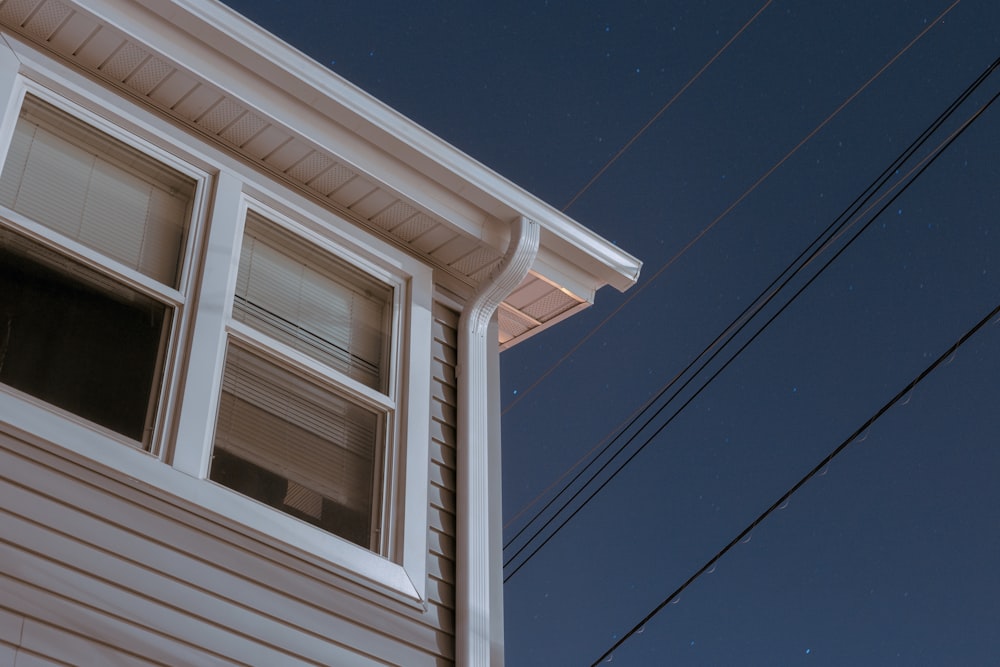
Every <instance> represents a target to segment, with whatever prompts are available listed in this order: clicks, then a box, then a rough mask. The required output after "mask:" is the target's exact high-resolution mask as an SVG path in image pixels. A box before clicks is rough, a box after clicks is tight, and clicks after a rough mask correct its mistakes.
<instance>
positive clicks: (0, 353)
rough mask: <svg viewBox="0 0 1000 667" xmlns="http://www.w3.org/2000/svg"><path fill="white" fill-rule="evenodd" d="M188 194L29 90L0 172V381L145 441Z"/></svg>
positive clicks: (154, 166)
mask: <svg viewBox="0 0 1000 667" xmlns="http://www.w3.org/2000/svg"><path fill="white" fill-rule="evenodd" d="M194 191H195V182H194V180H193V179H192V178H190V177H187V176H184V175H182V174H180V173H179V172H177V171H176V170H174V169H171V168H170V167H167V166H165V165H163V164H161V163H159V162H158V161H156V160H154V159H152V158H151V157H149V156H147V155H145V154H144V153H141V152H140V151H138V150H136V149H134V148H132V147H130V146H127V145H126V144H124V143H123V142H121V141H119V140H117V139H114V138H112V137H111V136H109V135H107V134H105V133H102V132H100V131H98V130H96V129H95V128H93V127H90V126H89V125H87V124H85V123H83V122H81V121H79V120H77V119H75V118H73V117H71V116H70V115H69V114H67V113H65V112H63V111H60V110H58V109H56V108H55V107H53V106H51V105H49V104H47V103H46V102H43V101H42V100H40V99H38V98H36V97H33V96H31V95H28V96H27V97H26V98H25V101H24V104H23V106H22V110H21V113H20V116H19V118H18V121H17V124H16V127H15V130H14V135H13V138H12V141H11V146H10V150H9V152H8V155H7V159H6V163H5V165H4V168H3V172H2V175H0V207H5V209H6V212H5V213H4V216H5V217H6V218H7V219H8V220H9V224H8V225H7V226H5V227H0V382H3V383H4V384H6V385H8V386H11V387H14V388H15V389H18V390H20V391H23V392H24V393H26V394H29V395H32V396H34V397H36V398H39V399H41V400H43V401H45V402H47V403H50V404H52V405H55V406H57V407H59V408H62V409H64V410H67V411H68V412H71V413H73V414H75V415H77V416H79V417H83V418H84V419H86V420H88V421H91V422H93V423H96V424H99V425H101V426H103V427H106V428H108V429H110V430H112V431H114V432H116V433H119V434H121V435H123V436H126V437H127V438H130V439H132V440H135V441H138V442H140V443H142V444H143V445H145V446H149V444H150V442H151V433H152V429H153V424H154V421H155V415H156V406H157V398H158V395H159V393H160V392H159V388H160V384H161V381H162V376H163V371H164V359H165V354H166V351H167V348H168V347H169V337H170V336H169V334H170V330H171V327H172V324H173V320H174V317H175V307H176V305H177V299H176V298H173V299H171V298H170V297H169V296H168V295H169V294H176V291H175V290H174V289H173V288H175V287H176V286H177V284H178V282H179V275H180V267H181V264H182V255H183V245H184V241H185V237H186V231H187V228H188V219H189V217H190V210H191V204H192V199H193V195H194ZM5 209H4V208H0V212H4V210H5ZM17 228H19V229H18V230H17V231H15V229H17ZM171 301H173V303H171Z"/></svg>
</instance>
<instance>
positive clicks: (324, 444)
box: [215, 346, 379, 513]
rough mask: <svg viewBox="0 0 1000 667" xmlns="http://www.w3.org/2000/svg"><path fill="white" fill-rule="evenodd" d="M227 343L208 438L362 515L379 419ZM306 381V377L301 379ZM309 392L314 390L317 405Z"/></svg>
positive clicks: (368, 497) (369, 498)
mask: <svg viewBox="0 0 1000 667" xmlns="http://www.w3.org/2000/svg"><path fill="white" fill-rule="evenodd" d="M306 384H307V381H306V380H304V379H302V378H300V377H298V376H296V375H294V374H292V373H290V372H289V371H287V370H284V369H281V368H279V367H278V366H276V365H274V364H272V363H270V362H267V361H264V360H263V359H261V358H259V357H257V356H256V355H253V354H252V353H250V352H247V351H245V350H242V349H240V348H237V347H233V346H230V348H229V352H228V353H227V359H226V367H225V371H224V376H223V393H222V399H221V403H220V408H219V418H218V423H217V426H216V436H215V444H216V446H217V447H221V448H223V449H225V450H227V451H229V452H231V453H233V454H235V455H237V456H239V457H241V458H243V459H246V460H247V461H250V462H251V463H253V464H255V465H258V466H260V467H262V468H265V469H267V470H270V471H272V472H275V473H278V474H280V475H281V476H283V477H284V478H286V479H287V480H290V481H292V482H295V483H297V484H299V485H301V486H303V487H305V488H307V489H310V490H312V491H313V492H315V493H318V494H319V495H321V496H323V497H326V498H329V499H331V500H334V501H336V502H338V503H340V504H341V505H344V506H345V507H349V508H351V509H354V510H357V511H359V512H364V513H368V512H369V510H370V508H371V503H372V495H373V479H374V470H375V458H376V444H377V438H378V424H379V417H378V415H376V414H375V413H372V412H370V411H368V410H365V409H363V408H360V407H358V406H355V405H353V404H352V403H350V402H349V401H347V400H346V399H344V398H342V397H340V396H338V395H336V394H335V393H333V392H331V391H328V390H324V389H322V388H319V387H316V386H315V385H312V386H310V387H309V388H310V389H311V392H309V393H312V394H315V396H310V395H307V392H306V391H304V389H303V387H304V386H305V385H306ZM309 384H311V383H309ZM316 396H322V397H323V398H324V400H323V401H322V403H319V402H317V400H315V399H316Z"/></svg>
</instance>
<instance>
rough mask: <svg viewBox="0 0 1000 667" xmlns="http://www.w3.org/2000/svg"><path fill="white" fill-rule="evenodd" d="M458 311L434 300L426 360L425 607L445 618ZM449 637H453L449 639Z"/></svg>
mask: <svg viewBox="0 0 1000 667" xmlns="http://www.w3.org/2000/svg"><path fill="white" fill-rule="evenodd" d="M457 332H458V314H457V313H455V312H454V311H452V310H450V309H448V308H446V307H444V306H442V305H441V304H435V306H434V338H433V360H432V364H431V373H432V380H431V442H430V459H431V460H430V471H429V472H430V492H429V497H430V510H429V513H428V523H429V526H428V531H429V532H428V536H427V544H428V562H427V571H428V582H427V583H428V585H427V598H428V602H429V603H430V605H431V606H433V607H436V608H438V609H440V611H441V618H442V619H444V618H448V619H449V626H450V630H451V631H452V632H454V609H455V440H456V438H455V428H456V409H457V406H456V396H457V389H456V382H455V364H456V359H457V344H458V343H457V341H458V333H457ZM452 641H454V638H452Z"/></svg>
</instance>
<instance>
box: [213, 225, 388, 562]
mask: <svg viewBox="0 0 1000 667" xmlns="http://www.w3.org/2000/svg"><path fill="white" fill-rule="evenodd" d="M245 230H246V231H245V233H244V236H243V241H242V247H241V250H240V257H239V269H238V274H237V278H236V289H235V294H234V296H233V303H232V322H231V326H230V332H231V333H230V336H229V340H228V343H227V347H226V356H225V365H224V369H223V378H222V394H221V398H220V402H219V411H218V418H217V421H216V430H215V438H214V447H213V452H212V459H211V466H210V471H209V476H210V478H211V479H213V480H214V481H216V482H219V483H221V484H223V485H225V486H227V487H230V488H231V489H234V490H236V491H239V492H240V493H242V494H244V495H247V496H250V497H251V498H253V499H255V500H257V501H259V502H262V503H264V504H266V505H269V506H271V507H273V508H276V509H278V510H280V511H282V512H284V513H286V514H289V515H291V516H294V517H296V518H298V519H301V520H303V521H306V522H308V523H311V524H313V525H316V526H319V527H320V528H322V529H324V530H326V531H328V532H331V533H334V534H336V535H338V536H340V537H343V538H345V539H348V540H350V541H351V542H354V543H355V544H358V545H360V546H362V547H365V548H368V549H372V550H375V551H381V550H383V541H382V533H383V530H382V526H383V524H384V519H385V517H384V516H383V512H382V509H383V500H384V495H385V493H384V490H385V484H384V478H385V466H386V444H387V441H388V435H387V434H388V432H389V431H390V430H391V429H392V419H393V415H394V407H395V405H394V400H393V398H392V391H391V389H392V387H393V385H394V382H393V381H392V373H391V372H390V371H391V368H392V367H393V363H392V359H391V356H392V349H393V344H392V343H393V341H392V335H391V332H392V330H393V326H392V320H393V313H394V311H395V308H394V303H395V295H394V290H393V288H392V286H390V285H389V284H386V283H385V282H382V281H380V280H378V279H376V278H374V277H372V276H370V275H368V274H366V273H364V272H362V271H361V270H359V269H357V268H355V267H354V266H352V265H350V264H348V263H347V262H344V261H341V260H339V259H338V258H337V257H336V256H335V255H333V254H332V253H330V252H329V251H324V250H321V249H319V248H316V247H312V246H310V245H309V244H308V243H306V242H303V241H301V240H298V239H297V238H295V237H294V236H292V235H291V234H290V233H288V232H285V231H280V230H279V228H278V226H277V225H276V224H275V223H273V222H271V221H268V220H266V219H265V218H263V217H262V216H260V215H259V214H256V213H254V212H250V213H249V214H248V217H247V223H246V227H245Z"/></svg>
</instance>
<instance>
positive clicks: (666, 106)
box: [562, 0, 774, 213]
mask: <svg viewBox="0 0 1000 667" xmlns="http://www.w3.org/2000/svg"><path fill="white" fill-rule="evenodd" d="M772 2H774V0H767V2H765V3H764V4H763V5H762V6H761V8H760V9H758V10H757V13H756V14H754V15H753V16H751V17H750V20H749V21H747V22H746V23H744V24H743V27H742V28H740V29H739V30H737V31H736V34H734V35H733V36H732V37H730V38H729V41H728V42H726V43H725V44H723V45H722V48H721V49H719V50H718V51H716V52H715V55H714V56H712V57H711V58H709V59H708V62H707V63H705V64H704V65H702V67H701V69H700V70H698V71H697V72H695V75H694V76H692V77H691V78H690V79H688V82H687V83H685V84H684V85H683V86H681V89H680V90H678V91H677V92H676V93H674V96H673V97H671V98H670V99H669V100H668V101H667V103H666V104H664V105H663V106H662V107H660V110H659V111H657V112H656V113H655V114H653V117H652V118H650V119H649V120H648V121H646V124H645V125H643V126H642V127H641V128H639V131H638V132H636V133H635V134H633V135H632V138H631V139H629V140H628V141H626V142H625V145H624V146H622V147H621V148H620V149H619V150H618V152H617V153H615V154H614V155H613V156H612V157H611V159H610V160H608V161H607V162H605V163H604V166H603V167H601V168H600V169H599V170H598V171H597V173H596V174H594V175H593V177H591V179H590V180H589V181H587V183H586V184H585V185H584V186H583V187H582V188H580V190H579V191H578V192H577V193H576V194H575V195H573V197H572V198H571V199H570V200H569V201H568V202H566V205H565V206H563V207H562V210H563V212H564V213H565V212H566V211H567V210H568V209H569V207H570V206H572V205H573V204H575V203H576V200H577V199H579V198H580V197H582V196H583V193H585V192H586V191H587V190H589V189H590V186H592V185H593V184H594V183H596V182H597V180H598V179H599V178H600V177H601V176H603V175H604V172H606V171H607V170H608V169H609V168H610V167H611V165H613V164H614V163H615V162H617V161H618V158H620V157H621V156H622V155H624V154H625V151H627V150H628V149H629V148H631V147H632V144H634V143H635V142H636V140H638V139H639V137H641V136H642V135H643V134H645V132H646V130H648V129H649V128H650V127H651V126H652V125H653V123H655V122H656V121H657V120H659V118H660V116H662V115H663V114H664V113H665V112H666V110H667V109H669V108H670V107H671V106H673V104H674V102H676V101H677V98H678V97H680V96H681V95H683V94H684V91H686V90H687V89H688V88H690V87H691V84H693V83H694V82H695V81H697V80H698V79H699V78H700V77H701V75H702V74H704V73H705V70H707V69H708V68H709V67H710V66H711V65H712V63H714V62H715V61H716V60H718V59H719V56H721V55H722V54H723V53H725V52H726V49H728V48H729V46H730V45H731V44H732V43H733V42H735V41H736V38H737V37H739V36H740V35H742V34H743V33H744V32H745V31H746V29H747V28H749V27H750V25H751V24H752V23H753V22H754V21H756V20H757V17H758V16H760V15H761V14H763V13H764V10H765V9H767V8H768V6H769V5H770V4H771V3H772Z"/></svg>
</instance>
